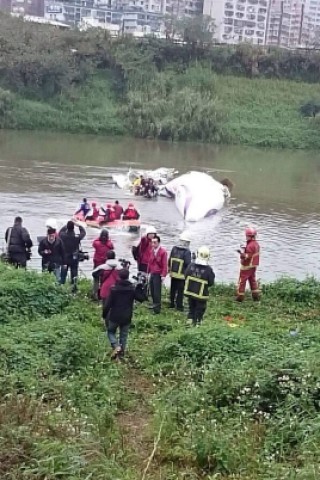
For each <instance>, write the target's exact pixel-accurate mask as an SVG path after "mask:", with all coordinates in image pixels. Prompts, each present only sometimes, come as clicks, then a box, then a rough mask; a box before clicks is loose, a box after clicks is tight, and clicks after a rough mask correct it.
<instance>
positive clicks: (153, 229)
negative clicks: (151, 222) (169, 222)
mask: <svg viewBox="0 0 320 480" xmlns="http://www.w3.org/2000/svg"><path fill="white" fill-rule="evenodd" d="M149 233H154V234H156V233H157V230H156V229H155V228H154V227H152V226H150V227H147V229H146V235H149Z"/></svg>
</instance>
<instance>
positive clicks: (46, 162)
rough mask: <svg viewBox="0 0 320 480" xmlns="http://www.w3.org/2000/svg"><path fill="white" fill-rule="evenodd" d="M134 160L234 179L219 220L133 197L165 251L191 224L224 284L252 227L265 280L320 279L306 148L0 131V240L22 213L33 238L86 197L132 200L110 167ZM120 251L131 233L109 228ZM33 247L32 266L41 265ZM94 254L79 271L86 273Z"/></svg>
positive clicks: (315, 177) (311, 164)
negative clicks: (187, 216)
mask: <svg viewBox="0 0 320 480" xmlns="http://www.w3.org/2000/svg"><path fill="white" fill-rule="evenodd" d="M129 166H134V167H140V168H150V169H151V168H157V167H160V166H164V167H174V168H176V169H177V170H179V172H181V173H183V172H186V171H188V170H190V169H197V170H200V171H205V172H210V173H211V174H212V175H213V176H214V177H215V178H216V179H218V180H221V179H222V178H224V177H228V178H230V179H231V180H232V181H233V182H234V184H235V187H234V190H233V192H232V199H231V202H230V204H229V205H228V206H226V207H225V208H224V209H223V210H222V211H221V212H219V213H218V214H217V215H216V216H215V217H211V218H208V219H205V220H203V221H201V222H198V223H194V224H188V225H186V224H185V222H184V221H183V219H182V218H181V217H180V215H179V213H178V211H177V210H176V208H175V205H174V202H173V201H171V200H169V199H166V198H159V199H157V200H145V199H140V198H139V199H136V198H135V199H134V200H135V203H136V204H137V206H138V208H139V210H140V212H141V214H142V222H143V223H145V224H152V225H154V226H156V227H157V228H158V230H159V232H160V235H161V238H162V243H163V244H164V245H165V246H166V247H167V248H168V249H169V248H171V246H172V245H173V244H174V243H175V242H176V240H177V238H178V236H179V233H181V232H182V231H183V230H184V229H188V230H189V231H190V233H191V235H192V249H193V250H196V248H197V247H199V246H200V245H202V244H207V245H209V246H210V249H211V252H212V256H211V263H212V265H213V267H214V270H215V272H216V276H217V280H218V281H221V282H229V281H236V279H237V275H238V254H237V253H236V249H237V248H239V245H240V244H242V245H243V244H244V228H245V226H246V225H248V224H254V225H255V226H256V227H257V228H258V232H259V241H260V244H261V251H262V255H261V267H260V268H259V275H258V276H259V277H260V278H261V279H262V280H263V281H265V282H267V281H270V280H274V279H275V278H278V277H279V276H283V275H288V276H295V277H297V278H304V277H305V276H306V275H315V276H317V277H318V276H319V274H318V271H319V262H320V253H319V219H320V212H319V199H320V195H319V194H320V153H318V152H305V151H288V150H270V149H263V150H262V149H261V150H259V149H253V148H245V147H238V146H236V147H221V146H219V147H216V146H212V145H197V144H170V143H159V142H153V141H145V140H144V141H143V140H134V139H127V138H104V137H97V136H85V135H64V134H48V133H39V132H32V133H31V132H7V131H2V132H0V191H1V203H2V214H1V223H0V237H1V240H0V246H1V245H4V241H3V237H4V232H5V229H6V227H8V226H9V225H11V223H12V219H13V217H14V216H16V215H18V214H19V215H21V216H22V217H23V219H24V224H25V226H26V227H27V228H28V229H29V231H30V233H31V235H32V237H33V240H34V242H35V241H36V237H37V236H39V235H43V234H44V232H45V227H44V224H45V221H46V219H47V218H48V217H55V218H57V219H58V221H59V223H60V225H61V226H62V224H63V223H64V222H66V221H67V220H68V219H69V218H70V217H71V215H72V213H73V211H74V210H75V208H76V207H77V206H78V204H79V202H80V201H81V199H82V197H84V196H87V198H88V199H90V200H97V201H98V202H104V203H105V202H106V201H108V200H110V201H114V200H115V199H118V200H119V201H120V203H122V204H124V205H126V203H128V201H129V200H131V197H130V195H129V194H127V193H125V192H123V191H121V190H119V189H118V188H116V187H114V186H113V185H112V184H111V183H110V175H111V173H114V172H119V171H126V170H127V169H128V167H129ZM95 237H97V231H95V230H93V229H88V235H87V238H86V240H85V241H84V242H83V246H84V247H85V249H86V250H87V249H88V250H89V252H90V253H91V252H92V249H91V243H92V240H93V239H94V238H95ZM111 238H112V240H114V243H115V245H116V250H117V253H118V256H122V257H126V258H131V253H130V250H131V245H132V244H133V243H134V242H135V241H136V240H137V237H135V236H134V235H131V234H128V233H124V232H118V233H112V234H111ZM35 250H36V249H34V255H33V259H32V261H31V266H32V267H33V268H40V259H39V257H38V256H37V254H36V252H35ZM90 268H91V261H90V262H84V263H83V264H82V265H81V270H82V272H83V273H84V275H87V276H90Z"/></svg>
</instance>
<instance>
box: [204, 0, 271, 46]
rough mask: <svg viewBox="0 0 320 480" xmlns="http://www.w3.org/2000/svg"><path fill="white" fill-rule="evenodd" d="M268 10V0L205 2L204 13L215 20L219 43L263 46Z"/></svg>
mask: <svg viewBox="0 0 320 480" xmlns="http://www.w3.org/2000/svg"><path fill="white" fill-rule="evenodd" d="M268 8H269V3H268V0H204V7H203V13H204V14H205V15H209V16H211V17H212V18H213V19H214V21H215V25H216V34H215V37H216V38H217V40H218V41H220V42H222V43H230V44H232V43H241V42H248V43H252V44H255V45H263V44H264V43H265V38H266V32H267V20H268Z"/></svg>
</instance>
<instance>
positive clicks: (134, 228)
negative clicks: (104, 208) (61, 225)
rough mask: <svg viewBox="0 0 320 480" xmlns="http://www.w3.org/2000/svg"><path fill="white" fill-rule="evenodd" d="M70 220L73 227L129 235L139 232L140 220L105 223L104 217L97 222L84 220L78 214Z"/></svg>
mask: <svg viewBox="0 0 320 480" xmlns="http://www.w3.org/2000/svg"><path fill="white" fill-rule="evenodd" d="M72 220H73V221H74V223H75V225H81V226H83V227H85V226H87V227H91V228H98V229H100V230H101V229H102V228H108V230H109V229H110V230H123V231H126V232H130V233H137V232H139V230H140V226H141V222H140V220H113V221H112V222H106V221H105V220H104V217H98V219H97V220H85V218H84V216H83V213H82V212H80V213H78V214H77V215H74V216H73V218H72Z"/></svg>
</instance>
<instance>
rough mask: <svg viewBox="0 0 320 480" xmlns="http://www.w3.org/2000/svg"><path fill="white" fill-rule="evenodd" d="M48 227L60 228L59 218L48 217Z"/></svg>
mask: <svg viewBox="0 0 320 480" xmlns="http://www.w3.org/2000/svg"><path fill="white" fill-rule="evenodd" d="M46 228H52V229H53V230H58V224H57V220H55V219H54V218H48V220H47V221H46Z"/></svg>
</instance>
